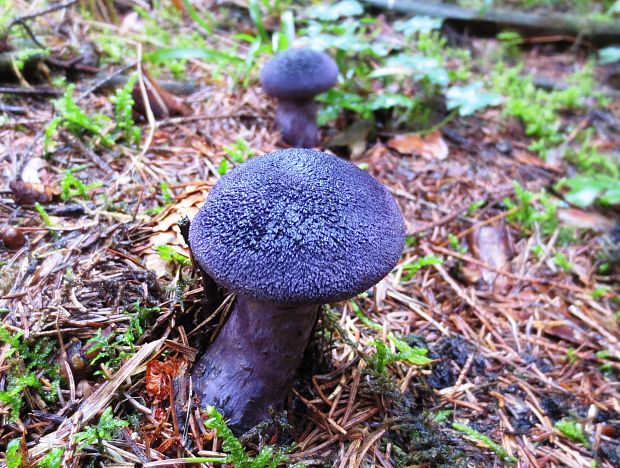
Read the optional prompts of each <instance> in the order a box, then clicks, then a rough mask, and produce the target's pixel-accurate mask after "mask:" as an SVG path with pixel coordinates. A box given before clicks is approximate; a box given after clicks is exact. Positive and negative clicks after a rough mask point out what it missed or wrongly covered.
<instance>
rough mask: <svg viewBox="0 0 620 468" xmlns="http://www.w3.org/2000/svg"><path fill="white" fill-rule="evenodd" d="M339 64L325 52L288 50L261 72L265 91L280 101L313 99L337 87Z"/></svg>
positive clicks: (273, 59) (266, 65) (267, 64)
mask: <svg viewBox="0 0 620 468" xmlns="http://www.w3.org/2000/svg"><path fill="white" fill-rule="evenodd" d="M337 78H338V65H336V62H335V61H334V59H332V58H331V57H330V56H329V55H327V54H326V53H324V52H318V51H316V50H312V49H288V50H285V51H283V52H279V53H278V54H276V56H275V57H273V58H272V59H271V60H269V61H268V62H267V63H266V64H265V65H264V66H263V68H262V70H261V72H260V82H261V85H262V87H263V90H264V91H265V92H266V93H267V94H269V95H270V96H273V97H276V98H279V99H290V100H296V99H311V98H312V97H314V96H316V95H317V94H321V93H322V92H323V91H327V90H328V89H329V88H331V87H332V86H334V85H335V84H336V79H337Z"/></svg>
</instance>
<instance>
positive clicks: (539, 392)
mask: <svg viewBox="0 0 620 468" xmlns="http://www.w3.org/2000/svg"><path fill="white" fill-rule="evenodd" d="M61 3H66V4H67V5H61V7H58V8H49V7H50V5H52V6H53V5H60V4H61ZM77 3H78V2H60V3H47V2H45V1H42V0H35V1H22V0H9V1H8V2H5V4H4V5H0V24H1V25H2V28H0V30H2V31H4V36H3V38H2V40H1V41H0V81H1V83H0V96H1V100H0V106H1V107H0V113H1V114H0V171H1V174H2V176H1V178H0V191H1V192H0V227H1V230H2V242H1V243H0V265H1V266H2V271H1V273H0V295H1V300H0V313H1V314H2V319H3V324H4V325H3V326H2V327H1V328H0V341H1V342H2V346H1V348H0V418H2V424H1V425H0V448H1V450H2V451H3V452H5V453H6V457H5V458H6V459H5V463H6V465H7V466H9V467H10V468H13V467H18V466H47V467H53V466H108V465H110V466H111V465H114V466H134V464H135V463H139V464H142V465H143V466H164V465H175V464H176V465H177V466H182V464H183V463H197V464H201V463H202V464H203V466H208V465H209V464H210V463H215V464H217V462H218V460H219V462H222V461H226V462H227V463H229V464H231V465H236V466H256V467H259V466H275V465H277V464H278V463H283V464H286V465H293V464H299V466H302V464H303V465H305V466H338V467H346V466H351V467H359V466H362V467H365V466H385V467H391V466H449V465H457V466H467V465H469V466H498V465H502V464H508V465H510V464H515V463H517V464H519V465H520V466H533V467H543V466H570V467H582V466H583V467H591V466H600V467H613V466H619V465H620V442H619V440H620V384H619V382H618V380H619V379H618V377H619V376H620V314H619V312H618V311H619V310H620V296H619V293H620V288H619V287H618V279H619V278H620V267H619V266H618V262H619V261H620V230H619V228H618V227H617V219H618V207H619V206H620V177H619V174H620V165H619V163H620V68H618V67H619V65H620V64H619V61H620V48H618V47H613V46H609V45H603V46H600V45H596V44H595V43H594V42H593V41H590V40H589V39H588V38H587V37H586V38H580V37H577V38H575V37H569V36H566V35H562V36H549V35H544V34H539V35H532V34H528V35H527V36H520V35H518V34H515V33H510V32H508V33H506V32H504V33H502V34H500V36H499V37H495V36H494V37H480V36H478V35H477V34H476V30H463V29H462V28H460V27H459V28H456V27H454V26H452V25H451V24H450V23H449V22H444V23H443V24H442V22H441V21H440V20H436V19H432V18H424V17H413V18H412V19H409V17H407V16H403V15H401V14H397V13H394V12H386V11H385V10H380V9H372V8H370V7H366V9H365V11H364V8H363V6H362V5H361V4H360V3H357V2H350V1H348V2H341V3H339V4H338V5H332V6H331V7H329V8H323V7H321V5H312V6H306V5H302V4H301V3H298V2H294V3H295V4H292V2H252V1H251V2H249V4H248V2H244V1H231V2H210V1H208V2H183V1H176V2H174V1H172V2H166V1H162V2H154V3H155V6H154V7H152V8H151V6H149V2H147V1H140V0H135V1H126V2H118V4H119V5H120V4H125V5H129V6H128V7H127V6H123V7H121V6H118V7H117V8H112V7H111V5H112V2H106V1H91V2H79V3H80V4H79V5H78V4H77ZM114 3H117V2H114ZM192 3H193V4H195V5H200V7H198V6H197V7H196V8H193V7H191V4H192ZM511 3H512V5H513V6H514V5H515V3H517V2H511ZM591 3H593V4H594V5H595V6H596V7H593V8H594V10H593V11H594V12H595V13H599V16H601V15H603V14H607V15H608V16H609V18H613V17H614V15H617V13H615V12H617V11H620V5H617V2H616V4H615V5H616V6H615V7H616V8H617V9H616V10H614V9H613V8H614V5H612V4H613V3H614V2H591ZM597 8H598V10H597ZM16 18H21V19H20V20H19V21H17V22H15V21H14V20H15V19H16ZM617 20H618V17H617V16H616V21H617ZM33 38H34V39H36V42H35V41H34V40H33ZM37 42H38V43H39V44H37ZM293 45H294V46H312V47H317V48H324V49H325V50H326V51H328V52H329V53H330V54H331V55H332V56H334V58H336V60H337V62H338V65H339V67H340V73H341V76H340V79H339V83H338V85H337V86H336V88H335V89H333V90H331V91H329V92H328V93H325V94H324V95H322V96H320V97H319V99H318V100H319V101H320V102H321V108H322V110H321V112H320V114H319V122H320V124H321V125H322V127H321V144H320V147H321V149H326V150H328V151H332V152H334V153H335V154H337V155H339V156H342V157H346V158H349V159H350V160H351V161H352V162H353V163H355V164H357V165H359V166H360V167H362V168H364V169H365V170H367V171H368V172H369V173H370V174H372V175H373V176H375V177H376V178H378V179H379V180H380V181H381V182H382V183H384V184H385V185H386V186H387V187H388V188H389V190H390V191H391V192H392V194H393V195H394V197H395V199H396V200H397V202H398V203H399V205H400V207H401V210H402V212H403V214H404V217H405V219H406V224H407V230H408V237H407V246H406V249H405V251H404V253H403V256H402V258H401V261H400V262H399V264H398V265H397V267H396V268H395V269H394V271H393V272H392V273H391V274H390V275H388V277H387V278H386V279H384V280H383V281H382V282H381V283H379V285H377V286H376V287H375V288H374V289H373V290H372V291H369V292H367V293H365V294H363V295H360V296H358V297H356V298H355V299H353V300H350V301H345V302H342V303H338V304H332V305H330V306H329V307H325V308H324V311H323V313H322V315H321V320H320V322H319V324H318V326H317V329H316V331H315V336H314V337H313V339H312V342H311V345H310V347H309V349H308V351H307V353H306V356H305V359H304V363H303V365H302V368H301V369H300V371H299V375H298V378H297V380H296V384H295V388H294V390H293V392H292V393H291V395H290V396H289V399H288V401H287V405H286V407H287V410H288V411H287V414H286V415H285V416H282V415H275V416H274V420H275V423H274V425H275V426H276V429H273V427H272V428H270V429H264V428H263V429H262V430H261V429H257V430H256V431H254V432H253V433H251V434H247V435H245V436H243V437H242V438H241V439H240V442H241V443H242V445H243V448H242V446H241V445H237V439H235V438H234V437H232V436H231V435H228V434H226V430H225V428H224V427H222V423H221V421H219V419H218V417H217V415H214V414H213V413H211V414H210V416H211V417H210V418H206V417H205V414H204V408H199V407H197V405H196V404H195V402H193V403H192V396H191V391H190V388H189V385H188V379H187V375H188V372H189V371H190V370H191V367H192V363H193V362H194V361H195V359H196V356H197V355H198V354H199V353H201V352H202V351H203V350H204V349H205V347H206V346H207V344H208V342H209V339H210V338H211V337H212V336H213V333H214V332H216V330H217V329H218V324H219V323H220V321H221V320H222V319H223V318H225V314H226V311H227V309H228V307H229V306H230V304H231V302H232V298H231V297H228V298H227V299H225V301H224V303H223V304H222V306H221V307H218V308H217V310H213V308H211V309H209V308H208V307H206V306H204V304H203V302H204V301H203V295H202V286H201V281H200V277H199V273H198V272H197V270H196V269H195V268H194V266H193V265H192V262H191V255H190V252H189V250H188V249H187V246H186V244H185V242H184V239H183V236H182V234H181V230H180V228H179V226H178V225H177V222H178V221H179V220H181V218H183V217H184V216H187V217H188V218H190V219H191V218H192V217H193V216H194V215H195V214H196V212H197V211H198V209H199V207H200V206H201V205H202V203H203V201H204V198H205V197H206V196H207V195H208V193H209V190H210V188H211V187H212V185H213V184H214V183H216V182H217V180H218V178H220V177H221V175H222V174H224V173H225V172H227V171H228V170H230V169H231V168H233V167H234V166H235V165H237V164H239V163H242V162H243V161H245V160H247V159H248V158H250V157H253V156H257V155H260V154H263V153H267V152H270V151H273V150H276V149H279V148H282V147H286V145H285V144H284V143H283V142H282V141H281V140H280V137H279V134H278V131H277V128H276V127H275V123H274V112H275V104H276V103H275V102H274V100H273V99H271V98H269V97H267V96H266V95H265V94H264V93H263V92H262V90H261V88H260V84H259V82H258V72H259V70H260V66H261V65H262V64H263V63H264V62H265V61H266V60H268V59H269V57H271V56H272V54H273V53H274V51H277V50H281V49H284V48H287V47H290V46H293ZM141 65H142V67H141ZM127 83H128V84H127ZM156 83H159V85H161V88H158V87H157V86H155V84H156ZM132 90H135V92H134V93H133V95H134V98H132V97H131V96H132ZM145 96H148V97H149V99H148V100H147V99H145ZM134 101H136V102H134ZM147 102H148V105H145V103H147ZM132 106H133V110H132ZM426 358H428V359H430V362H428V363H427V362H426V361H428V359H426ZM175 402H176V403H175ZM173 403H175V404H173ZM206 419H208V422H207V424H206V425H205V420H206ZM222 440H224V444H222ZM269 447H271V448H269ZM258 452H260V454H261V455H260V456H258V457H256V454H257V453H258ZM252 459H254V460H253V461H252ZM270 464H271V465H270Z"/></svg>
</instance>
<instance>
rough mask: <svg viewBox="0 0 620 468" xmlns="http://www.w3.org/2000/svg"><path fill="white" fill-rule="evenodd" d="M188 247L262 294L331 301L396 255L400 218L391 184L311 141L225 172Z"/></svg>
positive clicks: (211, 269)
mask: <svg viewBox="0 0 620 468" xmlns="http://www.w3.org/2000/svg"><path fill="white" fill-rule="evenodd" d="M189 241H190V245H191V248H192V252H193V254H194V256H195V257H196V260H197V261H198V263H199V264H200V265H201V266H202V268H203V269H204V270H205V271H206V272H207V273H208V274H209V275H211V276H212V277H213V278H214V279H215V280H216V281H217V282H218V283H219V284H221V285H223V286H225V287H226V288H228V289H229V290H231V291H233V292H235V293H237V294H239V295H240V296H244V297H246V298H250V299H252V300H255V301H259V302H274V303H282V304H310V303H317V304H319V303H320V304H322V303H327V302H335V301H339V300H343V299H347V298H350V297H353V296H355V295H356V294H359V293H360V292H363V291H365V290H367V289H368V288H370V287H371V286H373V285H374V284H376V283H377V282H379V281H380V280H381V279H382V278H383V277H384V276H385V275H387V274H388V273H389V272H390V270H392V268H393V267H394V266H395V265H396V263H397V262H398V259H399V258H400V255H401V253H402V250H403V246H404V241H405V224H404V221H403V217H402V214H401V212H400V210H399V208H398V205H397V204H396V202H395V201H394V199H393V198H392V196H391V195H390V193H389V192H388V190H387V189H386V188H385V187H384V186H383V185H382V184H381V183H379V182H378V181H377V180H375V179H374V178H373V177H371V176H370V175H368V174H367V173H366V172H364V171H362V170H361V169H359V168H358V167H357V166H355V165H353V164H351V163H349V162H347V161H344V160H342V159H339V158H338V157H336V156H333V155H330V154H327V153H322V152H319V151H314V150H309V149H299V148H293V149H286V150H281V151H275V152H273V153H269V154H266V155H264V156H259V157H256V158H253V159H250V160H249V161H248V162H246V163H244V164H241V165H240V166H238V167H237V168H235V169H234V170H232V171H231V172H229V173H228V174H226V175H225V176H224V177H222V178H221V179H220V180H219V181H218V182H217V184H215V186H214V187H213V189H212V190H211V193H210V194H209V196H208V198H207V201H206V203H205V204H204V206H203V207H202V208H201V209H200V211H199V212H198V214H197V215H196V217H195V218H194V219H193V221H192V223H191V226H190V233H189Z"/></svg>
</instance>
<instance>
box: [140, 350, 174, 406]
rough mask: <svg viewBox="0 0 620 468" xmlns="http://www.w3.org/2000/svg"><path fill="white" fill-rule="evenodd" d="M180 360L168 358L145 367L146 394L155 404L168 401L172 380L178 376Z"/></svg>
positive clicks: (152, 362)
mask: <svg viewBox="0 0 620 468" xmlns="http://www.w3.org/2000/svg"><path fill="white" fill-rule="evenodd" d="M180 364H181V359H180V358H178V357H170V358H168V359H166V360H165V361H151V362H149V363H148V364H147V366H146V393H148V395H149V396H151V397H152V398H153V399H154V401H155V402H158V401H163V400H166V399H168V397H169V396H170V392H171V391H172V387H171V382H172V379H173V378H174V377H175V376H176V375H177V374H178V372H179V369H180V367H181V366H180Z"/></svg>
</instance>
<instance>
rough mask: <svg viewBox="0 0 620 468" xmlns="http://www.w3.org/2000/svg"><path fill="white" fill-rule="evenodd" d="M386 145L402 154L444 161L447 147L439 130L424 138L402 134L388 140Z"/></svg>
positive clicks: (447, 152)
mask: <svg viewBox="0 0 620 468" xmlns="http://www.w3.org/2000/svg"><path fill="white" fill-rule="evenodd" d="M387 145H388V146H389V147H390V148H392V149H395V150H396V151H398V152H399V153H402V154H410V155H412V156H413V155H419V156H422V157H424V158H427V159H439V160H442V159H446V158H447V157H448V154H449V150H448V145H447V144H446V142H445V141H444V140H443V138H441V133H440V132H439V130H435V131H433V132H431V133H428V134H426V135H424V136H422V135H419V134H417V133H404V134H401V135H396V136H395V137H394V138H390V140H388V142H387Z"/></svg>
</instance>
